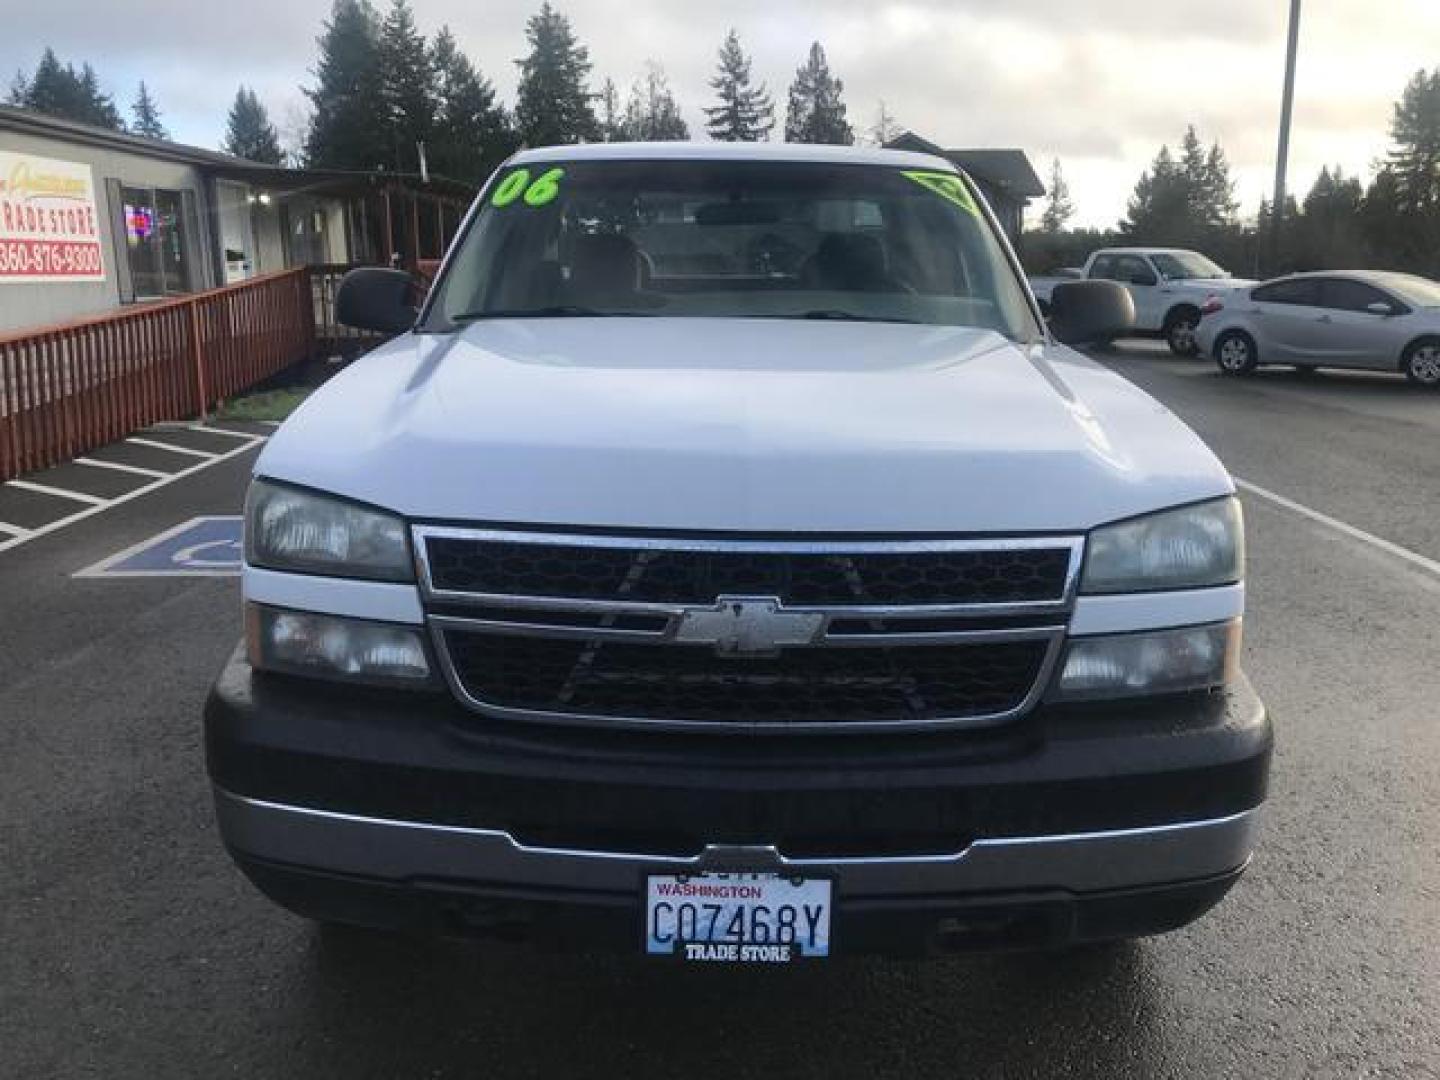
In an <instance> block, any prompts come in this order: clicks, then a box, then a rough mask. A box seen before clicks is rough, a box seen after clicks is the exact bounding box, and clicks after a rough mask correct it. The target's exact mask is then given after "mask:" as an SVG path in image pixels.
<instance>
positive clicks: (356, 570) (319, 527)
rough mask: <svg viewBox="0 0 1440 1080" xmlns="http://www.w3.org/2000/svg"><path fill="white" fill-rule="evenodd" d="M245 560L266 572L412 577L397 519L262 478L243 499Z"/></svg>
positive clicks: (391, 578) (407, 549)
mask: <svg viewBox="0 0 1440 1080" xmlns="http://www.w3.org/2000/svg"><path fill="white" fill-rule="evenodd" d="M245 560H246V562H248V563H250V564H251V565H252V566H262V567H266V568H268V569H271V570H299V571H301V572H303V573H310V574H329V575H332V576H334V577H356V578H368V579H370V580H373V581H413V580H414V579H415V570H414V566H413V564H412V563H411V561H410V545H409V544H408V543H407V541H406V538H405V523H404V522H403V521H401V520H400V518H398V517H396V516H395V515H393V514H386V513H384V512H382V511H379V510H371V509H369V508H367V507H364V506H357V505H355V504H354V503H350V502H346V501H344V500H343V499H337V498H333V497H331V496H328V495H317V494H314V493H313V492H309V491H301V490H300V489H299V488H292V487H282V486H281V485H279V484H271V483H268V482H266V481H264V480H257V481H255V483H253V484H251V485H250V494H249V496H248V497H247V498H246V500H245Z"/></svg>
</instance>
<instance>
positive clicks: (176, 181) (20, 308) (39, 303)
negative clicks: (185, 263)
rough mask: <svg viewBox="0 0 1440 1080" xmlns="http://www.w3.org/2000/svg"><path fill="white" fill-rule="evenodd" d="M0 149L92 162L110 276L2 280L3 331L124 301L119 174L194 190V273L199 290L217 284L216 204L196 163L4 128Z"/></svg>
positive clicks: (142, 182) (90, 312) (143, 182)
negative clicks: (117, 215) (117, 221)
mask: <svg viewBox="0 0 1440 1080" xmlns="http://www.w3.org/2000/svg"><path fill="white" fill-rule="evenodd" d="M0 150H12V151H15V152H17V153H23V154H36V155H39V156H42V157H49V158H57V159H59V160H61V161H75V162H80V163H83V164H88V165H90V166H91V171H92V180H93V184H94V188H95V208H96V210H97V211H98V213H99V217H100V235H101V242H102V244H103V255H104V260H105V280H104V281H95V282H58V283H57V282H43V283H42V282H8V281H5V282H0V333H3V332H5V331H7V330H20V329H24V328H26V327H30V326H43V325H46V324H48V323H56V322H65V321H67V320H69V319H77V318H81V317H82V316H85V315H96V314H100V313H103V312H105V311H109V310H111V309H113V308H116V307H119V306H120V286H119V279H118V278H117V276H116V265H115V264H116V259H117V258H118V257H119V255H118V253H117V250H116V246H115V236H114V221H113V219H114V212H113V208H112V207H111V206H110V205H109V200H108V193H107V191H106V190H105V187H106V185H105V181H106V180H108V179H112V178H114V179H118V180H120V181H121V182H122V183H125V184H134V185H136V186H140V187H156V188H168V189H170V190H172V191H189V192H191V193H192V195H193V196H194V199H195V207H196V213H197V216H198V217H199V219H200V229H199V232H200V235H199V236H193V237H190V238H189V241H190V251H191V255H192V258H191V263H192V267H191V272H192V274H193V275H194V277H195V287H196V288H197V289H208V288H212V287H214V285H215V284H216V281H215V252H214V250H213V248H212V243H211V238H210V230H209V229H208V228H207V227H206V223H207V222H208V221H209V219H210V214H211V207H210V205H209V202H208V201H207V198H206V194H205V185H204V184H203V183H201V178H200V174H199V171H198V170H197V169H196V168H195V167H194V166H192V165H184V164H181V163H178V162H170V161H157V160H155V159H153V158H147V157H143V156H141V155H139V154H132V153H127V152H125V151H122V150H114V149H110V148H106V147H99V146H86V145H83V144H77V143H71V142H67V141H64V140H62V139H55V138H51V137H48V136H39V135H28V134H20V133H17V132H14V131H0Z"/></svg>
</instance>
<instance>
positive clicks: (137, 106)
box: [130, 79, 170, 139]
mask: <svg viewBox="0 0 1440 1080" xmlns="http://www.w3.org/2000/svg"><path fill="white" fill-rule="evenodd" d="M130 115H131V116H133V117H134V118H135V119H134V121H133V122H132V123H131V125H130V131H131V133H133V134H135V135H143V136H145V138H147V139H168V138H170V132H168V131H166V130H165V125H164V124H162V123H161V122H160V106H159V105H157V104H155V99H154V98H153V97H151V96H150V88H149V87H148V86H146V85H145V80H144V79H141V80H140V91H139V93H137V94H136V95H135V102H134V104H132V105H131V106H130Z"/></svg>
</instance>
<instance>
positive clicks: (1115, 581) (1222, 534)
mask: <svg viewBox="0 0 1440 1080" xmlns="http://www.w3.org/2000/svg"><path fill="white" fill-rule="evenodd" d="M1244 576H1245V528H1244V523H1243V521H1242V519H1241V516H1240V500H1238V499H1235V498H1233V497H1232V498H1228V499H1216V500H1215V501H1214V502H1207V503H1199V504H1198V505H1195V506H1184V507H1181V508H1180V509H1179V510H1166V511H1164V512H1162V513H1159V514H1149V515H1147V516H1146V517H1142V518H1135V519H1134V520H1133V521H1122V522H1120V523H1119V524H1118V525H1107V526H1105V527H1103V528H1100V529H1096V530H1095V531H1094V532H1092V533H1091V534H1090V540H1089V543H1088V544H1086V551H1085V571H1084V573H1083V574H1082V575H1081V578H1080V591H1081V592H1084V593H1128V592H1154V591H1157V590H1163V589H1199V588H1205V587H1206V586H1212V585H1230V584H1232V583H1234V582H1237V581H1239V580H1241V578H1243V577H1244Z"/></svg>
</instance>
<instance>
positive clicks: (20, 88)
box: [10, 48, 125, 131]
mask: <svg viewBox="0 0 1440 1080" xmlns="http://www.w3.org/2000/svg"><path fill="white" fill-rule="evenodd" d="M10 103H11V104H12V105H19V106H21V107H22V108H26V109H34V110H35V111H36V112H42V113H47V114H48V115H50V116H58V117H61V118H62V119H65V120H75V121H78V122H79V123H82V124H94V125H95V126H96V127H103V128H110V129H111V130H112V131H124V130H125V122H124V121H123V120H121V119H120V111H119V110H118V109H116V108H115V102H114V101H113V100H112V99H111V97H110V95H109V94H106V93H102V92H101V90H100V80H99V79H98V78H96V76H95V69H94V68H92V67H91V66H90V65H89V64H84V65H82V66H81V67H80V69H79V70H78V71H77V70H76V69H75V65H74V64H61V63H60V60H59V58H58V57H56V55H55V50H53V49H49V48H47V49H46V50H45V52H44V53H43V54H42V55H41V57H40V63H39V64H38V65H37V66H36V68H35V72H34V74H32V75H30V76H28V77H27V76H26V75H25V74H24V73H23V72H20V73H17V74H16V77H15V81H14V82H13V83H12V84H11V86H10Z"/></svg>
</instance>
